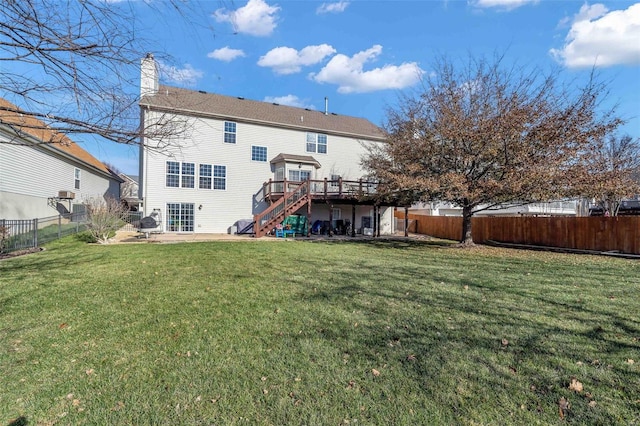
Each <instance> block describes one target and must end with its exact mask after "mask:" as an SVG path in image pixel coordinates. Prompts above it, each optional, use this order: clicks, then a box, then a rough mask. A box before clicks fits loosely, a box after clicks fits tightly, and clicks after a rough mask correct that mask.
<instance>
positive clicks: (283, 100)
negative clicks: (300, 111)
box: [264, 95, 315, 109]
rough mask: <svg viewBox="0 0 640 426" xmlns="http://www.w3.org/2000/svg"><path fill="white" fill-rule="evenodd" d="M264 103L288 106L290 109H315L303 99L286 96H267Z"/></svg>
mask: <svg viewBox="0 0 640 426" xmlns="http://www.w3.org/2000/svg"><path fill="white" fill-rule="evenodd" d="M264 101H265V102H272V103H276V104H280V105H288V106H292V107H298V108H309V109H315V107H314V106H313V105H311V104H307V103H306V102H305V101H304V100H303V99H300V98H298V97H297V96H295V95H286V96H267V97H265V98H264Z"/></svg>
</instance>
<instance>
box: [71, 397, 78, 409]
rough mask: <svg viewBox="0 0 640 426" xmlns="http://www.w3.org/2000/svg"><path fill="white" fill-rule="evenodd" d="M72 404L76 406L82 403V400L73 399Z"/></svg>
mask: <svg viewBox="0 0 640 426" xmlns="http://www.w3.org/2000/svg"><path fill="white" fill-rule="evenodd" d="M71 405H73V406H74V407H77V406H78V405H80V400H79V399H74V400H73V401H71Z"/></svg>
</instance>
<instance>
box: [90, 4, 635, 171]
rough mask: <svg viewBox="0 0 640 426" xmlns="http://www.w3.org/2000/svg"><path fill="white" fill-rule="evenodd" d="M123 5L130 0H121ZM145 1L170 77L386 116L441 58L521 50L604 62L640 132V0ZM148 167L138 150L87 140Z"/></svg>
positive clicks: (147, 24)
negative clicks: (153, 6) (185, 6)
mask: <svg viewBox="0 0 640 426" xmlns="http://www.w3.org/2000/svg"><path fill="white" fill-rule="evenodd" d="M111 1H112V2H113V3H112V6H113V7H123V4H124V3H125V2H118V1H114V0H111ZM150 2H151V0H147V2H138V3H134V4H133V6H132V5H131V4H129V3H127V5H126V7H127V8H131V10H132V12H133V13H138V14H139V16H137V19H138V21H139V25H140V27H139V28H138V31H140V30H142V31H144V32H145V34H146V37H147V38H148V39H149V40H150V41H151V44H150V49H151V50H152V51H153V52H154V53H155V54H156V57H158V58H171V59H162V63H161V83H162V84H166V85H172V86H178V87H185V88H191V89H196V90H205V91H207V92H215V93H219V94H223V95H230V96H243V97H245V98H247V99H254V100H260V101H268V102H277V103H280V104H287V105H293V106H300V107H305V108H313V109H318V110H323V109H324V108H325V97H327V98H328V105H329V110H330V112H335V113H338V114H344V115H353V116H358V117H364V118H367V119H369V120H370V121H372V122H373V123H375V124H378V125H381V124H382V123H383V122H384V118H385V110H386V108H387V107H390V106H391V107H392V106H394V105H395V104H396V102H397V100H398V95H399V94H400V93H402V92H404V91H411V90H414V89H418V88H419V87H420V76H421V75H427V74H428V73H431V72H432V71H433V70H432V63H433V59H434V58H436V57H437V56H441V55H447V56H449V57H451V58H453V59H460V60H463V61H465V60H467V59H468V56H469V55H473V56H482V55H487V56H492V55H493V54H494V53H496V52H497V53H501V54H505V56H506V58H507V59H508V61H510V62H515V63H517V64H519V65H523V66H525V67H531V68H534V67H537V68H540V69H542V70H544V71H550V70H552V69H554V67H556V68H557V69H558V70H560V71H561V72H562V76H563V78H566V79H568V80H574V79H575V82H576V84H578V85H579V84H580V83H581V82H584V81H585V79H586V78H587V77H588V76H589V74H590V73H591V71H592V69H593V67H594V66H595V69H596V71H597V72H598V75H599V79H600V80H602V81H606V82H609V84H610V86H609V88H610V94H609V98H608V99H609V103H610V105H613V104H614V103H615V104H617V105H618V112H619V114H620V115H621V116H622V117H623V118H625V119H626V120H628V123H627V124H626V125H625V126H624V127H623V128H621V132H622V133H623V134H629V135H631V136H633V137H640V3H637V2H630V1H621V0H616V1H603V2H594V3H586V2H583V1H573V0H556V1H550V0H469V1H463V0H448V1H446V0H437V1H436V0H433V1H391V0H388V1H368V0H367V1H365V0H360V1H338V2H316V1H307V0H300V1H272V0H249V1H246V0H243V1H207V2H201V3H197V6H196V7H194V8H193V9H192V10H191V11H190V13H192V12H193V11H194V10H195V11H197V12H198V13H197V17H195V16H193V15H192V16H191V21H192V23H189V22H186V21H185V20H184V18H182V17H181V16H179V14H177V13H175V12H171V10H170V8H166V10H164V9H163V14H162V16H160V15H159V14H158V13H157V12H155V13H150V11H149V3H150ZM84 146H85V148H87V149H88V150H89V151H90V152H91V153H92V154H94V155H95V156H96V157H97V158H99V159H101V160H103V161H107V162H109V163H111V164H113V165H115V166H116V167H118V168H119V169H121V170H123V171H124V172H125V173H129V174H137V151H136V150H135V149H134V148H132V147H125V146H117V145H115V144H110V143H108V144H105V143H101V144H94V143H86V144H85V145H84Z"/></svg>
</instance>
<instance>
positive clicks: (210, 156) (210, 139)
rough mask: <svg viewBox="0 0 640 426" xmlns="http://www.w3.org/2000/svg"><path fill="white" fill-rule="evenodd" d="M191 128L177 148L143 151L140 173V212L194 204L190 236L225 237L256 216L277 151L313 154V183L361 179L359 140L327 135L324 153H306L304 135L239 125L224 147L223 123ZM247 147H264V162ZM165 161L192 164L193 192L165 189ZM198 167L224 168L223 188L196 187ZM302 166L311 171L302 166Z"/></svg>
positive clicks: (198, 121) (203, 121)
mask: <svg viewBox="0 0 640 426" xmlns="http://www.w3.org/2000/svg"><path fill="white" fill-rule="evenodd" d="M147 114H148V113H147ZM190 128H191V129H192V130H191V134H190V135H188V136H187V137H185V138H184V139H183V140H182V141H181V142H180V146H179V147H178V146H175V145H174V147H173V148H172V149H171V150H169V151H167V150H164V151H163V152H162V153H160V152H157V151H153V150H151V151H149V150H147V151H145V153H144V159H143V160H144V167H143V169H144V170H142V172H141V173H142V174H143V178H142V182H143V183H142V185H143V188H142V193H143V194H144V200H145V201H144V208H145V214H149V213H150V212H151V211H152V210H153V209H156V208H159V209H161V210H162V212H163V217H164V218H166V214H165V213H166V204H167V203H169V202H177V203H179V202H189V203H195V207H196V210H195V232H211V233H224V232H227V231H228V229H229V228H230V227H231V226H232V225H233V224H234V223H235V222H236V221H237V220H239V219H249V218H252V217H253V215H254V214H256V213H259V212H261V211H262V210H263V209H264V208H265V207H266V204H265V203H263V202H260V201H261V200H260V199H257V198H256V194H259V193H260V191H261V189H262V185H263V183H264V182H266V181H268V180H269V179H270V178H271V179H273V178H274V170H273V166H272V165H271V164H270V160H271V159H273V158H274V157H276V156H277V155H278V154H280V153H285V154H293V155H309V156H313V157H314V158H315V159H316V160H317V161H318V162H319V163H320V164H321V166H322V167H321V168H320V169H317V170H314V171H313V172H312V174H311V176H312V179H323V178H325V177H326V178H328V179H330V178H331V175H340V176H341V177H342V178H343V179H346V180H356V179H358V178H360V177H362V176H363V171H362V170H361V168H360V159H361V156H362V155H364V154H365V153H366V148H365V146H364V145H363V142H367V141H359V140H356V139H351V138H347V137H343V136H333V135H328V136H327V153H326V154H319V153H310V152H307V151H306V132H304V131H299V130H291V129H284V128H276V127H267V126H260V125H256V124H246V123H242V122H239V123H237V137H236V143H235V144H229V143H224V139H223V135H224V121H223V120H216V119H208V118H193V119H192V123H191V126H190ZM369 143H371V142H369ZM147 144H148V145H150V146H153V144H154V142H153V141H147ZM252 145H256V146H264V147H267V162H256V161H252V160H251V146H252ZM168 160H169V161H177V162H190V163H195V167H196V188H193V189H186V188H167V187H166V186H165V168H166V162H167V161H168ZM199 164H211V165H223V166H226V168H227V182H226V190H224V191H221V190H201V189H198V171H199V170H198V167H199ZM302 168H303V169H307V170H309V169H311V170H313V169H312V167H311V166H306V165H303V166H302ZM199 206H202V208H201V209H199ZM314 208H315V206H314ZM349 212H350V207H349ZM349 215H350V213H349ZM389 220H390V219H389ZM358 221H359V218H358Z"/></svg>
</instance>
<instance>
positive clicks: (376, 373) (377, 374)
mask: <svg viewBox="0 0 640 426" xmlns="http://www.w3.org/2000/svg"><path fill="white" fill-rule="evenodd" d="M371 373H372V374H373V375H374V376H375V377H378V376H379V375H380V372H379V371H378V370H376V369H375V368H372V369H371Z"/></svg>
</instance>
